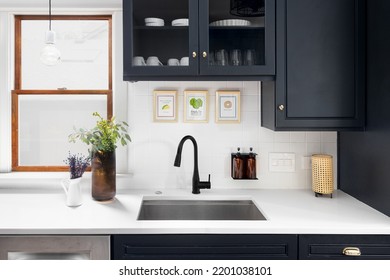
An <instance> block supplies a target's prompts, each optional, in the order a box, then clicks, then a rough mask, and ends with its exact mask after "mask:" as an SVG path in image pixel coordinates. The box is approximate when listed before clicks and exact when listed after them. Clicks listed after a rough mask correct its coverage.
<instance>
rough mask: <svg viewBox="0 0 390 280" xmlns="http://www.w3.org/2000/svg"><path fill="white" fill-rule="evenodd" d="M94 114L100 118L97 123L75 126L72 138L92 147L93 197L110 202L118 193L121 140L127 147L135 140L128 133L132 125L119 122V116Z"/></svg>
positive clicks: (70, 136) (73, 140)
mask: <svg viewBox="0 0 390 280" xmlns="http://www.w3.org/2000/svg"><path fill="white" fill-rule="evenodd" d="M93 116H95V117H97V118H98V120H97V121H96V126H95V127H94V128H92V129H89V130H86V129H82V128H81V129H75V132H74V133H73V134H71V135H69V141H70V142H73V143H74V142H76V140H81V141H82V142H84V143H85V144H87V145H89V146H90V150H89V151H90V157H91V171H92V176H91V178H92V197H93V198H94V199H95V200H98V201H109V200H112V199H113V198H114V197H115V194H116V161H115V150H116V148H117V143H118V142H120V143H121V144H122V145H123V146H125V145H127V143H128V142H130V141H131V138H130V136H129V134H128V133H127V130H128V127H129V125H128V124H127V123H126V122H124V121H122V122H116V121H115V117H112V118H110V119H104V118H103V117H102V116H100V114H99V113H97V112H95V113H93Z"/></svg>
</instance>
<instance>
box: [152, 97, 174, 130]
mask: <svg viewBox="0 0 390 280" xmlns="http://www.w3.org/2000/svg"><path fill="white" fill-rule="evenodd" d="M153 120H154V121H155V122H176V121H177V91H175V90H156V91H154V92H153Z"/></svg>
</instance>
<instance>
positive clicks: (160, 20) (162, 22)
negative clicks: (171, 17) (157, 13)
mask: <svg viewBox="0 0 390 280" xmlns="http://www.w3.org/2000/svg"><path fill="white" fill-rule="evenodd" d="M148 23H158V24H160V25H164V20H163V19H161V18H145V24H148Z"/></svg>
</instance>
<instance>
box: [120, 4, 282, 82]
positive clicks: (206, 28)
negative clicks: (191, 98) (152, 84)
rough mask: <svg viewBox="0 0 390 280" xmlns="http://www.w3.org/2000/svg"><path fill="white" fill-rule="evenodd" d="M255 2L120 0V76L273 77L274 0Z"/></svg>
mask: <svg viewBox="0 0 390 280" xmlns="http://www.w3.org/2000/svg"><path fill="white" fill-rule="evenodd" d="M238 2H243V1H238ZM248 2H251V3H252V5H253V2H254V1H248ZM256 2H257V4H258V5H257V4H256V7H252V8H251V9H238V10H237V9H233V11H232V8H234V7H232V6H231V1H227V0H164V1H161V0H124V1H123V56H124V74H123V76H124V80H127V81H137V80H226V79H227V77H228V79H229V80H231V79H236V80H260V79H263V78H264V79H265V78H268V79H273V76H274V75H275V1H274V0H258V1H255V3H256ZM246 13H249V14H246ZM186 19H188V21H187V20H186Z"/></svg>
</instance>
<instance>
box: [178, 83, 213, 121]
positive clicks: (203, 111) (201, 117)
mask: <svg viewBox="0 0 390 280" xmlns="http://www.w3.org/2000/svg"><path fill="white" fill-rule="evenodd" d="M208 107H209V104H208V91H204V90H186V91H184V122H208V121H209V117H208V113H209V112H208V111H209V110H208Z"/></svg>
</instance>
